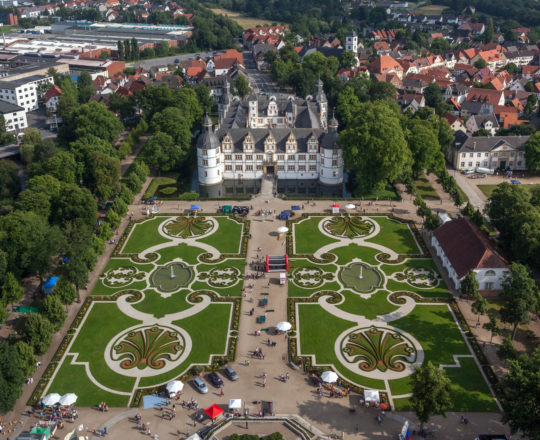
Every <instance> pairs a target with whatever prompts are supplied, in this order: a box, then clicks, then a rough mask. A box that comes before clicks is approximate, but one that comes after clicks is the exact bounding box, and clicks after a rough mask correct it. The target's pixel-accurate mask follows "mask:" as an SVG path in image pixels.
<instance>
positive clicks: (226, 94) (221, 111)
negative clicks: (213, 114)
mask: <svg viewBox="0 0 540 440" xmlns="http://www.w3.org/2000/svg"><path fill="white" fill-rule="evenodd" d="M231 101H232V93H231V85H230V84H229V81H227V78H225V84H224V86H223V93H222V95H221V99H220V101H219V104H218V119H219V122H220V123H221V121H223V118H225V115H226V114H227V111H228V110H229V106H230V105H231Z"/></svg>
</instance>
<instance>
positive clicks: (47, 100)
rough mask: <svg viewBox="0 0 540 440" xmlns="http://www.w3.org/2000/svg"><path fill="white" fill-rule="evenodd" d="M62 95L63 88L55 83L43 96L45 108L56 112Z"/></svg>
mask: <svg viewBox="0 0 540 440" xmlns="http://www.w3.org/2000/svg"><path fill="white" fill-rule="evenodd" d="M61 96H62V90H60V87H58V86H57V85H53V86H52V87H51V88H50V89H49V90H47V92H46V93H45V95H44V96H43V104H45V108H46V109H47V110H49V111H50V112H51V113H55V112H56V107H57V106H58V101H60V97H61Z"/></svg>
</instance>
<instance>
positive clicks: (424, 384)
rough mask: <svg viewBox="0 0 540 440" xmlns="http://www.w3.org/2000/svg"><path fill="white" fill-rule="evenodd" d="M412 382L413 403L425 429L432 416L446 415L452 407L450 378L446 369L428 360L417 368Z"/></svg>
mask: <svg viewBox="0 0 540 440" xmlns="http://www.w3.org/2000/svg"><path fill="white" fill-rule="evenodd" d="M411 382H412V397H411V404H412V407H413V408H414V411H415V413H416V416H417V417H418V420H419V421H420V425H421V428H422V429H423V427H424V423H426V422H427V421H428V420H429V418H430V417H432V416H435V415H442V416H444V415H445V413H446V411H448V410H449V409H450V408H451V406H452V400H451V398H450V380H449V379H448V377H447V376H446V372H445V371H444V370H439V369H438V368H436V367H435V366H434V365H433V364H432V363H431V361H428V362H427V363H426V364H424V365H422V366H421V367H419V368H417V369H416V371H415V372H414V373H413V374H412V376H411Z"/></svg>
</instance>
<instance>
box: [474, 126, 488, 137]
mask: <svg viewBox="0 0 540 440" xmlns="http://www.w3.org/2000/svg"><path fill="white" fill-rule="evenodd" d="M481 136H491V132H490V131H488V130H486V129H485V128H481V129H479V130H477V131H475V132H474V133H473V137H481Z"/></svg>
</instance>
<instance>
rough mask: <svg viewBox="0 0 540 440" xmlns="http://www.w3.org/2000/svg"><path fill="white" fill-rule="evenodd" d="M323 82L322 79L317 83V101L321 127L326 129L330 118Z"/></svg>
mask: <svg viewBox="0 0 540 440" xmlns="http://www.w3.org/2000/svg"><path fill="white" fill-rule="evenodd" d="M323 85H324V84H323V82H322V81H321V78H319V79H318V80H317V82H316V83H315V89H316V90H315V99H316V100H317V107H318V110H319V114H320V122H321V127H323V128H326V121H327V118H328V100H327V99H326V95H325V93H324V89H323Z"/></svg>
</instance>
